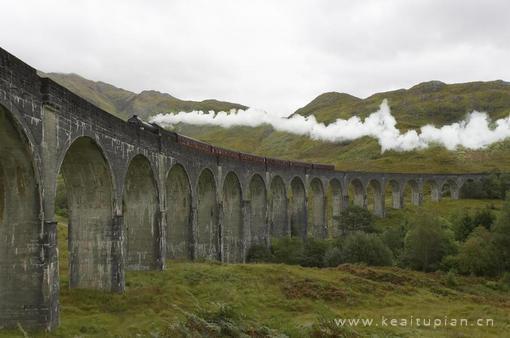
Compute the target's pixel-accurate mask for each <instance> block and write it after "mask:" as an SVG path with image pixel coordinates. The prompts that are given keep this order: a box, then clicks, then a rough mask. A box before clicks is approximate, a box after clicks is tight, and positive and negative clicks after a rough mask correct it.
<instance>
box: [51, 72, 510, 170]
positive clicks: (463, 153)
mask: <svg viewBox="0 0 510 338" xmlns="http://www.w3.org/2000/svg"><path fill="white" fill-rule="evenodd" d="M48 76H50V77H51V78H52V79H54V80H55V81H57V82H59V83H60V84H62V85H63V86H65V87H67V88H68V89H70V90H71V91H74V92H75V93H76V94H78V95H80V96H82V97H84V98H85V99H87V100H89V101H91V102H92V103H94V104H96V105H98V106H99V107H101V108H103V109H105V110H106V111H108V112H111V113H112V114H114V115H117V116H119V117H121V118H124V119H126V118H127V117H129V116H131V115H133V114H138V115H140V116H142V117H143V118H145V119H147V118H148V117H149V116H150V115H153V114H155V113H159V112H163V113H169V112H176V111H191V110H204V111H209V110H213V111H219V110H225V111H229V110H230V109H232V108H234V109H243V108H245V107H244V106H242V105H238V104H233V103H227V102H219V101H214V100H205V101H201V102H194V101H181V100H178V99H176V98H174V97H172V96H171V95H169V94H161V93H158V92H156V91H144V92H142V93H140V94H134V93H131V92H128V91H125V90H122V89H119V88H116V87H114V86H111V85H108V84H106V83H102V82H93V81H90V80H86V79H84V78H82V77H80V76H78V75H74V74H57V73H51V74H48ZM384 98H387V99H388V101H389V105H390V107H391V109H392V114H393V115H394V116H395V118H396V119H397V122H398V125H397V126H398V127H399V128H401V129H402V130H405V129H409V128H418V127H420V126H423V125H425V124H428V123H434V124H436V125H443V124H446V123H451V122H455V121H459V120H461V119H463V118H464V117H465V116H466V114H467V113H469V112H471V111H472V110H480V111H486V112H488V113H489V115H490V116H491V117H492V118H493V119H496V118H500V117H503V116H508V115H509V114H510V84H509V83H508V82H504V81H492V82H471V83H460V84H448V85H447V84H444V83H441V82H438V81H432V82H425V83H421V84H418V85H416V86H414V87H412V88H410V89H408V90H405V89H400V90H395V91H390V92H384V93H377V94H374V95H372V96H370V97H368V98H366V99H358V98H356V97H354V96H351V95H348V94H341V93H326V94H322V95H320V96H319V97H317V98H316V99H314V100H313V101H312V102H310V103H309V104H308V105H306V106H305V107H303V108H301V109H298V110H297V111H296V114H301V115H305V116H306V115H310V114H313V115H315V116H316V117H317V119H318V120H319V121H323V122H326V123H327V122H331V121H334V120H335V119H337V118H348V117H351V116H354V115H357V116H360V117H365V116H367V115H368V114H370V113H372V112H374V111H376V110H377V109H378V107H379V104H380V103H381V101H382V100H383V99H384ZM173 129H174V130H175V131H177V132H180V133H182V134H184V135H188V136H191V137H194V138H197V139H200V140H203V141H205V142H209V143H212V144H215V145H218V146H221V147H225V148H230V149H236V150H239V151H244V152H248V153H253V154H257V155H261V156H271V157H278V158H284V159H294V160H300V161H309V162H319V163H328V164H334V165H335V166H336V168H337V169H338V170H359V171H385V172H444V173H448V172H489V171H510V141H509V140H507V141H503V142H498V143H495V144H493V145H491V146H489V147H488V148H487V149H481V150H468V149H462V148H461V149H458V150H456V151H448V150H446V149H445V148H443V147H439V146H432V147H430V148H428V149H424V150H415V151H410V152H397V151H386V152H385V153H381V148H380V146H379V144H378V143H377V141H376V140H374V139H372V138H368V137H364V138H361V139H357V140H355V141H352V142H345V143H330V142H321V141H316V140H312V139H310V138H309V137H307V136H297V135H293V134H289V133H285V132H278V131H275V130H273V129H272V127H270V126H267V125H266V126H261V127H256V128H251V127H233V128H229V129H225V128H221V127H215V126H192V125H184V124H179V125H175V126H174V127H173Z"/></svg>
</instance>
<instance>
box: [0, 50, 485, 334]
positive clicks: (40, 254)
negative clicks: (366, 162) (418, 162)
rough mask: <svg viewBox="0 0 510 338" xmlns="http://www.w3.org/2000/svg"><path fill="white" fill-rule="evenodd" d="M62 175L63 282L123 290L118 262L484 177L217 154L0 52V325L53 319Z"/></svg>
mask: <svg viewBox="0 0 510 338" xmlns="http://www.w3.org/2000/svg"><path fill="white" fill-rule="evenodd" d="M59 174H60V175H62V177H63V180H64V182H65V187H66V196H67V203H68V206H69V228H68V229H69V240H68V246H69V271H70V276H69V285H70V287H72V288H94V289H103V290H108V291H112V292H122V291H123V290H124V285H125V282H124V275H125V271H126V270H153V269H156V270H157V269H164V268H165V261H166V259H169V258H176V259H190V260H203V259H205V260H218V261H222V262H227V263H230V262H232V263H234V262H243V261H244V260H245V256H246V252H247V250H248V249H249V247H250V246H252V245H255V244H260V245H269V242H270V240H271V239H272V238H277V237H283V236H296V237H300V238H303V239H306V238H310V237H312V238H326V237H328V236H334V235H335V229H336V225H337V223H338V219H339V217H340V213H341V210H342V209H343V208H345V207H346V206H347V205H349V203H354V204H356V205H359V206H362V207H367V208H370V209H371V210H372V211H373V213H374V214H376V215H378V216H380V217H383V216H384V214H385V208H386V207H387V206H386V205H385V201H386V195H391V203H388V204H390V205H389V207H393V208H402V207H403V204H404V200H405V198H404V196H405V194H404V191H406V189H407V191H409V194H408V195H409V196H410V199H409V200H408V202H409V203H413V204H416V205H419V204H421V203H422V201H423V199H424V198H431V199H432V200H434V201H439V200H440V199H441V196H442V194H443V193H444V192H449V194H450V197H451V198H453V199H456V198H459V190H460V188H461V186H462V185H463V184H464V183H465V182H466V181H468V180H479V179H481V178H482V177H483V175H482V174H472V175H461V174H459V175H456V174H399V173H375V172H342V171H335V170H334V167H333V166H329V165H321V164H312V163H303V162H296V161H286V160H280V159H274V158H267V157H259V156H254V155H250V154H245V153H239V152H235V151H231V150H227V149H222V148H219V147H215V146H212V145H210V144H206V143H202V142H199V141H197V140H193V139H190V138H187V137H184V136H182V135H178V134H175V133H173V132H170V131H166V130H164V129H162V128H160V127H159V126H158V125H155V124H150V123H147V122H144V121H142V120H140V119H139V118H137V117H136V116H134V117H132V118H131V119H129V120H128V121H127V122H126V121H123V120H120V119H118V118H116V117H114V116H112V115H110V114H108V113H107V112H105V111H102V110H101V109H99V108H97V107H96V106H94V105H92V104H91V103H89V102H87V101H86V100H84V99H82V98H80V97H78V96H77V95H75V94H73V93H71V92H70V91H68V90H67V89H65V88H63V87H62V86H60V85H58V84H57V83H55V82H53V81H52V80H50V79H48V78H44V77H40V76H38V74H37V72H36V70H35V69H34V68H32V67H30V66H29V65H27V64H25V63H24V62H22V61H20V60H19V59H17V58H16V57H14V56H13V55H11V54H9V53H8V52H6V51H5V50H3V49H0V328H1V327H12V326H15V325H16V323H18V322H19V323H21V324H22V325H23V326H24V327H43V328H48V329H51V328H53V327H55V326H57V325H58V299H59V270H58V250H57V240H56V239H57V221H56V216H55V208H56V207H55V198H56V191H57V178H58V177H59V176H58V175H59ZM425 187H427V188H425ZM424 192H425V193H426V194H425V193H424ZM424 195H427V196H424ZM429 195H430V196H429ZM388 197H390V196H388Z"/></svg>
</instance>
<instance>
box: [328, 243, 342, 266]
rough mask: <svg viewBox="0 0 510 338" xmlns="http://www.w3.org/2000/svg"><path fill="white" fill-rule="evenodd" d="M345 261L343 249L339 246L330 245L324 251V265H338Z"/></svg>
mask: <svg viewBox="0 0 510 338" xmlns="http://www.w3.org/2000/svg"><path fill="white" fill-rule="evenodd" d="M342 263H344V258H343V254H342V249H341V248H339V247H337V246H331V247H329V248H328V249H327V250H326V252H325V253H324V266H329V267H337V266H339V265H340V264H342Z"/></svg>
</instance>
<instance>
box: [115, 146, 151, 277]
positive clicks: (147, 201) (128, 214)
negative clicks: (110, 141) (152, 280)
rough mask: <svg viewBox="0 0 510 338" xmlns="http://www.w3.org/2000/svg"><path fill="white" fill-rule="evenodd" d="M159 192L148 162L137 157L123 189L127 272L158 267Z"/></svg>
mask: <svg viewBox="0 0 510 338" xmlns="http://www.w3.org/2000/svg"><path fill="white" fill-rule="evenodd" d="M158 206H159V200H158V191H157V187H156V181H155V178H154V175H153V172H152V168H151V165H150V162H149V160H147V159H146V158H145V157H143V156H142V155H137V156H135V158H133V160H131V163H130V164H129V168H128V172H127V176H126V186H125V188H124V203H123V214H124V227H125V234H126V268H127V269H129V270H151V269H155V268H156V267H157V266H158V261H159V257H158V255H159V250H158V244H159V242H158V231H159V230H158Z"/></svg>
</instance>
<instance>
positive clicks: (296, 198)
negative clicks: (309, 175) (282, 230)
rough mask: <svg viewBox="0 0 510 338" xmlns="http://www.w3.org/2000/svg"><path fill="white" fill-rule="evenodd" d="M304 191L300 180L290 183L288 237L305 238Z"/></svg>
mask: <svg viewBox="0 0 510 338" xmlns="http://www.w3.org/2000/svg"><path fill="white" fill-rule="evenodd" d="M306 228H307V210H306V191H305V185H304V183H303V181H302V180H301V178H299V177H297V176H296V177H294V178H293V179H292V181H291V182H290V235H291V236H292V237H300V238H303V239H304V238H306V232H307V229H306Z"/></svg>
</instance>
